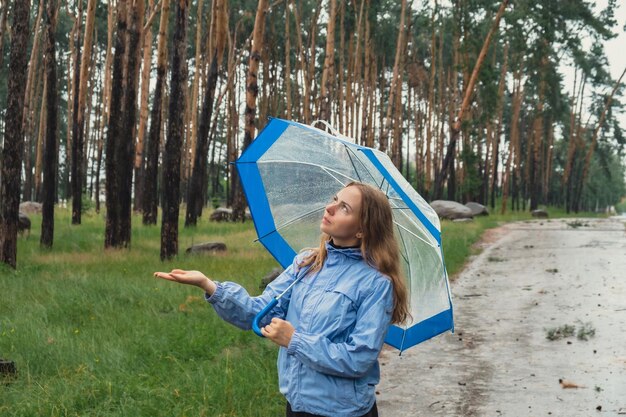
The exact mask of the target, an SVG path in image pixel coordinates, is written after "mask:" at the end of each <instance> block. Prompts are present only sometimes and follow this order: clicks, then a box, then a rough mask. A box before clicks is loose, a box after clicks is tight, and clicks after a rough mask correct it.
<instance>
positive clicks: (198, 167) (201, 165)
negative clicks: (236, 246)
mask: <svg viewBox="0 0 626 417" xmlns="http://www.w3.org/2000/svg"><path fill="white" fill-rule="evenodd" d="M214 5H215V8H214V9H213V10H212V12H211V15H212V16H215V18H214V19H212V21H213V22H215V26H214V28H212V29H211V33H213V34H214V37H215V39H214V41H213V42H211V44H212V45H213V46H214V50H213V51H211V56H212V58H211V66H210V67H209V74H208V78H207V86H206V89H205V96H204V100H203V103H202V114H201V116H200V126H199V131H198V139H197V141H196V149H195V152H194V162H193V172H192V175H191V182H190V184H189V193H188V195H187V213H186V215H185V227H187V226H195V225H196V223H197V219H198V217H200V216H201V215H202V207H203V205H204V201H205V200H206V192H207V158H208V153H209V130H210V128H211V118H212V115H213V102H214V99H215V88H216V86H217V69H218V66H219V65H221V61H222V57H223V55H224V48H225V46H226V38H227V34H228V11H227V4H226V1H225V0H216V1H215V3H214Z"/></svg>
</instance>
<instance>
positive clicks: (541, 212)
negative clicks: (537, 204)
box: [530, 210, 548, 219]
mask: <svg viewBox="0 0 626 417" xmlns="http://www.w3.org/2000/svg"><path fill="white" fill-rule="evenodd" d="M530 214H531V215H532V216H533V217H537V218H538V219H547V218H548V212H547V211H545V210H533V211H531V212H530Z"/></svg>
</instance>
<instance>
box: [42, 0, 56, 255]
mask: <svg viewBox="0 0 626 417" xmlns="http://www.w3.org/2000/svg"><path fill="white" fill-rule="evenodd" d="M56 9H57V1H56V0H48V4H47V5H46V12H45V15H44V22H45V29H44V31H45V32H44V49H45V58H44V59H45V62H44V65H45V74H46V75H45V76H46V83H45V84H46V103H47V105H46V116H45V119H46V122H45V124H46V133H45V144H44V149H43V153H44V155H43V184H42V200H43V204H42V210H41V213H42V219H41V237H40V240H39V244H40V245H41V246H42V247H46V248H51V247H52V242H53V241H54V200H55V198H54V197H55V189H56V183H57V181H56V179H57V146H58V139H57V122H58V118H57V111H58V109H57V105H58V99H57V63H56V46H55V36H54V34H55V30H56V12H57V10H56Z"/></svg>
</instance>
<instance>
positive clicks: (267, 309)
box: [252, 298, 278, 337]
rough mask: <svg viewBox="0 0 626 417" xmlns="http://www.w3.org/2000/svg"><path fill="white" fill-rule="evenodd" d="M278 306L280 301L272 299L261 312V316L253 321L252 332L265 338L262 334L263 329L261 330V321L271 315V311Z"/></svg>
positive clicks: (257, 316) (258, 315)
mask: <svg viewBox="0 0 626 417" xmlns="http://www.w3.org/2000/svg"><path fill="white" fill-rule="evenodd" d="M276 304H278V300H277V299H276V298H272V301H270V302H269V304H268V305H266V306H265V308H264V309H263V310H261V311H259V314H257V315H256V316H254V320H252V330H254V333H256V334H257V335H259V336H261V337H265V336H263V333H261V329H260V328H259V321H261V319H262V318H263V317H265V316H267V313H269V312H270V310H272V309H273V308H274V307H275V306H276Z"/></svg>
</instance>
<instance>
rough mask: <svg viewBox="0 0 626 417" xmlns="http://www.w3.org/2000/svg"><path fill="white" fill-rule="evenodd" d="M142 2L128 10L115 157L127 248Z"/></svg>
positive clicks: (123, 241)
mask: <svg viewBox="0 0 626 417" xmlns="http://www.w3.org/2000/svg"><path fill="white" fill-rule="evenodd" d="M144 14H145V1H144V0H133V1H132V2H131V7H130V8H129V10H128V40H127V46H126V54H127V56H126V78H127V80H126V82H125V86H126V88H125V90H124V98H123V99H124V103H123V104H122V107H123V109H124V113H123V121H122V123H123V128H122V129H123V130H122V132H121V135H120V140H119V141H118V142H117V145H118V147H117V149H116V151H115V159H116V164H117V167H116V169H117V175H118V177H117V178H118V181H119V184H120V185H119V194H118V197H117V199H118V204H119V209H120V219H119V243H120V246H122V247H130V240H131V222H132V190H133V166H134V160H135V138H136V133H137V130H136V129H137V95H138V94H137V93H138V89H139V69H140V68H141V57H142V50H141V48H140V45H142V32H143V22H144Z"/></svg>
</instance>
